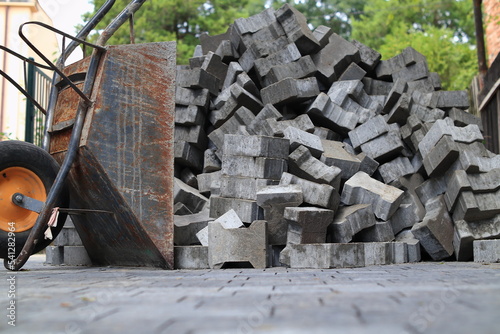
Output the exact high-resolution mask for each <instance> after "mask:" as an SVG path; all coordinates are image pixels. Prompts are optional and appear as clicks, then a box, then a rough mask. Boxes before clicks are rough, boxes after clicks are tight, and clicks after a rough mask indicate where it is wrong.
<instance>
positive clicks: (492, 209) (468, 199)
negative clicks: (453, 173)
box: [453, 189, 500, 222]
mask: <svg viewBox="0 0 500 334" xmlns="http://www.w3.org/2000/svg"><path fill="white" fill-rule="evenodd" d="M499 213H500V189H498V190H496V191H493V192H488V193H476V194H475V193H473V192H472V191H462V192H461V193H460V195H459V196H458V199H457V201H456V204H455V209H454V210H453V220H467V221H468V222H472V221H478V220H485V219H488V218H493V217H495V216H496V215H497V214H499Z"/></svg>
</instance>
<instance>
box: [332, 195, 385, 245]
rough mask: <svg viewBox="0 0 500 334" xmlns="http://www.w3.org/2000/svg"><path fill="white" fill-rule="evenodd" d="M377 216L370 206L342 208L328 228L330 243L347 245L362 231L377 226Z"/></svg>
mask: <svg viewBox="0 0 500 334" xmlns="http://www.w3.org/2000/svg"><path fill="white" fill-rule="evenodd" d="M375 222H376V221H375V216H374V215H373V209H372V207H371V205H370V204H355V205H350V206H341V207H339V208H338V211H337V212H336V213H335V218H334V219H333V221H332V222H331V224H330V225H329V226H328V238H327V241H329V242H336V243H347V242H350V241H352V238H353V237H354V235H355V234H356V233H358V232H360V231H361V230H363V229H365V228H368V227H370V226H373V225H375Z"/></svg>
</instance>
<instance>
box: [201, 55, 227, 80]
mask: <svg viewBox="0 0 500 334" xmlns="http://www.w3.org/2000/svg"><path fill="white" fill-rule="evenodd" d="M201 69H202V70H205V71H206V72H208V73H210V74H212V75H213V76H214V77H216V78H217V79H218V81H219V87H218V88H219V89H220V88H222V83H223V82H224V79H225V78H226V74H227V69H228V67H227V64H225V63H223V62H222V58H221V56H219V55H217V54H215V53H214V52H212V51H209V52H208V53H207V54H206V55H205V60H204V61H203V64H201Z"/></svg>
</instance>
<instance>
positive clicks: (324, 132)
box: [313, 126, 342, 141]
mask: <svg viewBox="0 0 500 334" xmlns="http://www.w3.org/2000/svg"><path fill="white" fill-rule="evenodd" d="M313 134H314V135H316V136H318V137H319V138H320V139H321V140H337V141H340V140H342V136H341V135H340V134H338V133H337V132H334V131H332V130H330V129H327V128H324V127H321V126H315V127H314V132H313Z"/></svg>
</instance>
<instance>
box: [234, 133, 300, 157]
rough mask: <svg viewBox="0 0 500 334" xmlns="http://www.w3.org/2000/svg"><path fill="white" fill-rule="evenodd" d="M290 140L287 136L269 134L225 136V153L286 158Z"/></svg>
mask: <svg viewBox="0 0 500 334" xmlns="http://www.w3.org/2000/svg"><path fill="white" fill-rule="evenodd" d="M289 147H290V141H289V140H288V139H285V138H275V137H267V136H242V135H231V134H227V135H225V136H224V154H225V155H241V156H248V157H265V158H276V159H286V158H288V152H289Z"/></svg>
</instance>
